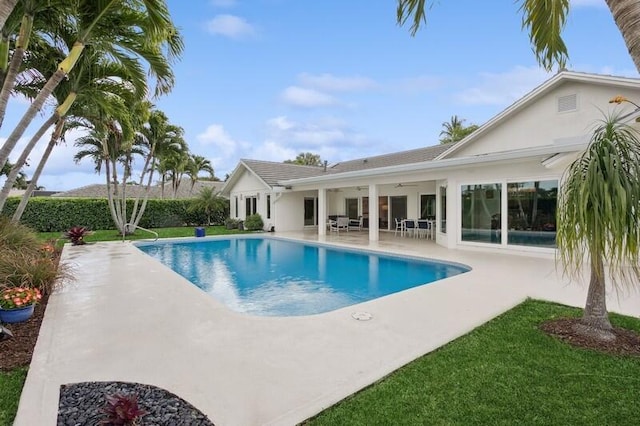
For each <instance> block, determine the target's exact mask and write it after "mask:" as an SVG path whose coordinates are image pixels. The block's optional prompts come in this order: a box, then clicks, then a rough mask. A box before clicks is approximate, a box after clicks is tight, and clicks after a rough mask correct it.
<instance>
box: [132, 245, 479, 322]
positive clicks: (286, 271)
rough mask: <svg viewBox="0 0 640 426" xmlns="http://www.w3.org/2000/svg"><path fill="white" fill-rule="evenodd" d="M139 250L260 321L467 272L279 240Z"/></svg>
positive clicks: (346, 303)
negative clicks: (266, 317)
mask: <svg viewBox="0 0 640 426" xmlns="http://www.w3.org/2000/svg"><path fill="white" fill-rule="evenodd" d="M138 248H139V249H140V250H142V251H143V252H145V253H146V254H148V255H150V256H152V257H154V258H156V259H157V260H159V261H160V262H162V263H163V264H164V265H166V266H168V267H170V268H171V269H173V270H174V271H176V272H177V273H178V274H180V275H182V276H183V277H185V278H186V279H188V280H189V281H191V282H192V283H193V284H195V285H196V286H198V287H199V288H201V289H202V290H203V291H205V292H206V293H208V294H209V295H211V296H213V297H214V298H215V299H216V300H218V301H219V302H222V303H223V304H225V305H226V306H228V307H229V308H230V309H232V310H234V311H237V312H244V313H248V314H253V315H261V316H298V315H311V314H319V313H323V312H329V311H332V310H335V309H338V308H342V307H345V306H350V305H354V304H356V303H360V302H365V301H368V300H372V299H376V298H378V297H382V296H386V295H388V294H392V293H396V292H399V291H402V290H406V289H408V288H412V287H416V286H419V285H423V284H427V283H430V282H434V281H437V280H440V279H443V278H447V277H451V276H454V275H458V274H461V273H463V272H466V271H468V270H470V268H468V267H466V266H464V265H459V264H451V263H444V262H436V261H427V260H421V259H416V258H402V257H395V256H387V255H380V254H377V253H373V252H362V251H352V250H344V249H338V248H334V247H327V246H321V245H310V244H302V243H298V242H294V241H288V240H280V239H277V238H243V237H238V238H224V239H207V240H202V239H199V240H191V241H185V242H160V243H153V244H139V245H138Z"/></svg>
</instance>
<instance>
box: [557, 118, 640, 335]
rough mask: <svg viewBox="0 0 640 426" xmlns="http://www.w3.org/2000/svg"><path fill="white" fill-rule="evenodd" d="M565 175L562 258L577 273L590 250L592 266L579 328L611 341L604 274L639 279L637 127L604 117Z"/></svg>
mask: <svg viewBox="0 0 640 426" xmlns="http://www.w3.org/2000/svg"><path fill="white" fill-rule="evenodd" d="M564 180H565V182H564V184H563V186H562V188H561V190H560V194H559V200H558V201H559V207H558V233H557V242H558V250H559V252H560V257H561V259H562V262H563V264H564V266H565V270H566V271H568V272H569V273H570V274H571V276H573V277H576V276H578V275H579V274H580V272H581V271H582V266H583V263H584V262H585V253H586V254H588V255H589V257H588V262H589V267H590V271H591V279H590V282H589V289H588V294H587V301H586V306H585V309H584V315H583V317H582V320H581V330H577V331H581V332H584V333H588V334H590V335H593V336H595V337H597V338H601V339H609V340H610V339H612V338H613V335H612V333H611V323H610V322H609V317H608V312H607V305H606V296H605V276H606V275H608V276H609V277H610V278H611V279H612V282H613V284H614V285H620V284H638V283H640V266H639V265H640V245H639V242H640V227H639V226H638V213H639V212H640V211H639V208H640V140H639V138H638V132H637V131H636V130H635V129H633V128H632V127H630V126H628V125H627V124H625V123H624V122H623V120H622V118H621V116H620V115H619V114H615V115H612V116H609V117H606V118H605V119H604V120H603V121H602V122H601V124H600V125H599V126H598V127H597V128H596V129H595V131H594V132H593V136H592V137H591V141H590V143H589V146H588V148H587V149H586V151H584V153H583V154H582V155H581V156H580V157H579V158H578V159H577V160H575V161H574V162H573V163H572V164H571V166H570V167H569V169H568V170H567V172H566V175H565V179H564ZM605 261H606V264H607V269H608V274H607V273H606V271H605Z"/></svg>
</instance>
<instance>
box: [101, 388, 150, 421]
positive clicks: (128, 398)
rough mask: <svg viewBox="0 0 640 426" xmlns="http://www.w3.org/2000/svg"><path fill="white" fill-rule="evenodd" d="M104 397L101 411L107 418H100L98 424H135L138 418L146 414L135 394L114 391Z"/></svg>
mask: <svg viewBox="0 0 640 426" xmlns="http://www.w3.org/2000/svg"><path fill="white" fill-rule="evenodd" d="M105 398H106V400H107V402H106V404H105V406H104V407H103V408H102V410H101V411H102V412H103V413H104V414H106V415H107V418H106V419H104V420H102V421H101V422H100V424H103V425H124V426H135V425H137V424H138V420H140V418H141V417H142V416H144V415H145V414H147V412H146V411H144V410H143V409H141V408H140V407H139V406H138V396H137V395H125V394H122V393H116V394H113V395H107V396H106V397H105Z"/></svg>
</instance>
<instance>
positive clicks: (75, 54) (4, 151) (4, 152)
mask: <svg viewBox="0 0 640 426" xmlns="http://www.w3.org/2000/svg"><path fill="white" fill-rule="evenodd" d="M83 49H84V44H82V43H79V42H76V43H75V44H74V45H73V48H72V49H71V52H69V55H67V57H66V58H65V59H64V60H63V61H62V62H60V65H58V70H57V71H56V72H55V73H54V74H53V75H52V76H51V78H49V80H48V81H47V83H46V84H45V85H44V87H43V88H42V90H40V92H38V96H37V97H36V99H35V100H34V101H33V102H32V103H31V105H29V108H28V109H27V111H26V112H25V113H24V115H23V116H22V119H20V122H19V123H18V125H17V126H16V128H15V129H14V130H13V132H11V135H9V138H8V139H7V141H6V142H5V143H4V144H3V145H2V148H1V149H0V169H1V168H2V167H4V165H5V164H6V163H7V160H8V159H9V154H11V151H13V148H15V146H16V144H17V143H18V140H19V139H20V138H21V137H22V135H23V134H24V132H25V131H26V130H27V127H29V124H31V121H33V118H34V117H35V116H36V114H37V113H38V112H39V111H40V110H41V109H42V107H43V105H44V103H45V101H46V100H47V99H48V98H49V96H51V94H52V93H53V91H54V89H55V88H56V87H58V84H60V82H61V81H62V79H63V78H65V76H66V75H67V73H68V72H69V71H71V69H73V66H74V65H75V63H76V62H77V60H78V58H79V57H80V54H81V53H82V50H83Z"/></svg>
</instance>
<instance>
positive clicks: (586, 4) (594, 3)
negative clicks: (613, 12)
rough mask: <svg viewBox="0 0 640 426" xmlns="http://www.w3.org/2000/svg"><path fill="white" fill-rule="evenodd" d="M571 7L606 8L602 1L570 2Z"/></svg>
mask: <svg viewBox="0 0 640 426" xmlns="http://www.w3.org/2000/svg"><path fill="white" fill-rule="evenodd" d="M571 6H572V7H607V4H606V3H605V2H604V0H571Z"/></svg>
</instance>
